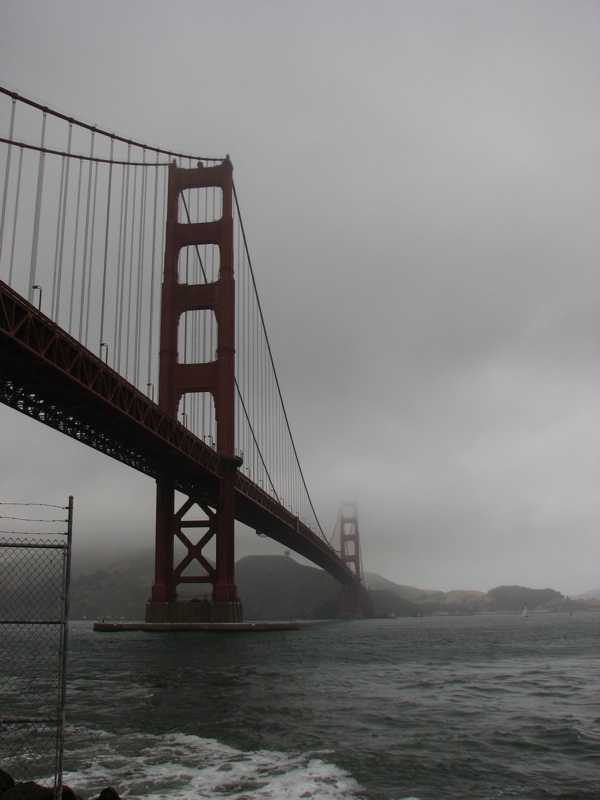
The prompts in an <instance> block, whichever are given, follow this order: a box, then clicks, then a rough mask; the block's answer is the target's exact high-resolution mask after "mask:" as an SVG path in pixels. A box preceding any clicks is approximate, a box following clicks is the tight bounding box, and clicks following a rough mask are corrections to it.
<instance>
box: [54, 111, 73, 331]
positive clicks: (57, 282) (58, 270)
mask: <svg viewBox="0 0 600 800" xmlns="http://www.w3.org/2000/svg"><path fill="white" fill-rule="evenodd" d="M72 134H73V121H72V120H71V121H70V122H69V140H68V142H67V157H66V159H63V174H64V193H63V195H62V215H61V220H60V243H59V247H58V253H57V260H56V263H55V266H54V280H53V282H52V308H51V316H52V319H53V320H54V321H55V322H58V314H59V311H60V287H61V284H62V271H63V256H64V248H65V230H66V221H67V197H68V192H69V172H70V169H71V159H70V158H69V155H70V153H71V140H72ZM65 161H66V163H64V162H65ZM61 181H62V177H61ZM61 188H62V186H61Z"/></svg>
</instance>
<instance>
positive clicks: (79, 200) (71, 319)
mask: <svg viewBox="0 0 600 800" xmlns="http://www.w3.org/2000/svg"><path fill="white" fill-rule="evenodd" d="M82 173H83V160H82V159H79V176H78V178H77V209H76V212H75V235H74V238H73V264H72V269H71V297H70V301H69V327H68V328H67V330H68V331H69V333H72V323H73V305H74V302H75V276H76V275H77V244H78V241H77V240H78V238H79V209H80V207H81V205H80V204H81V176H82Z"/></svg>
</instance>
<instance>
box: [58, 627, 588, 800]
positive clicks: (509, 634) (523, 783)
mask: <svg viewBox="0 0 600 800" xmlns="http://www.w3.org/2000/svg"><path fill="white" fill-rule="evenodd" d="M599 632H600V615H595V614H579V615H577V614H576V615H575V616H573V617H570V616H568V615H532V616H531V618H530V619H529V620H528V621H526V622H525V621H522V620H521V619H520V617H519V616H517V615H515V616H480V617H437V618H435V617H434V618H423V619H394V620H377V621H366V620H365V621H354V622H331V623H315V624H306V625H304V626H302V627H301V629H300V630H299V631H288V632H278V633H275V632H267V633H247V634H197V633H196V634H147V633H139V632H131V633H117V634H100V633H94V632H93V631H92V630H91V624H89V623H73V624H72V625H71V632H70V653H69V658H70V660H69V693H68V712H67V723H68V730H67V743H66V749H67V752H66V762H65V768H66V775H65V782H66V783H68V784H69V785H71V786H72V787H73V788H75V789H76V790H78V791H79V792H80V793H82V794H83V795H84V796H87V797H93V796H95V795H97V793H98V791H99V789H101V788H103V787H104V786H107V785H113V786H115V788H117V790H118V791H119V792H120V793H121V794H122V795H123V796H130V797H139V798H142V797H143V798H148V800H155V799H156V800H158V798H163V799H164V800H193V799H194V798H223V799H225V798H237V800H253V799H254V798H261V799H262V800H264V799H265V798H278V799H279V798H282V799H283V800H287V798H318V800H329V798H345V799H348V798H368V799H369V800H399V798H408V797H412V798H419V800H434V799H437V798H440V799H443V798H478V800H484V799H487V798H524V799H525V798H533V799H535V800H538V799H539V800H542V799H545V798H564V799H565V800H566V798H570V799H571V800H575V798H580V799H581V800H584V798H585V799H586V800H588V799H589V800H591V799H592V798H594V799H595V800H598V798H600V755H599V753H600V750H599V745H600V719H599V717H600V711H599V707H598V698H599V697H600V693H599V691H598V690H599V689H600V686H599V683H600V673H599V671H598V662H599V660H600V659H599V658H598V633H599Z"/></svg>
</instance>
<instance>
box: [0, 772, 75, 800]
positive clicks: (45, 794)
mask: <svg viewBox="0 0 600 800" xmlns="http://www.w3.org/2000/svg"><path fill="white" fill-rule="evenodd" d="M9 777H10V776H9ZM62 797H63V800H83V799H82V798H81V797H80V796H79V795H78V794H75V792H74V791H73V790H72V789H71V788H70V787H69V786H63V790H62ZM53 798H54V789H48V787H47V786H40V785H39V783H34V782H33V781H25V782H24V783H15V784H14V785H13V786H12V787H11V788H10V789H8V790H7V791H5V792H3V793H2V800H53Z"/></svg>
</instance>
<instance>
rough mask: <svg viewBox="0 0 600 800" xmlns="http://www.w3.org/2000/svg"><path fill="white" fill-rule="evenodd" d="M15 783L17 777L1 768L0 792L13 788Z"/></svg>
mask: <svg viewBox="0 0 600 800" xmlns="http://www.w3.org/2000/svg"><path fill="white" fill-rule="evenodd" d="M14 785H15V779H14V778H13V776H12V775H9V774H8V772H5V771H4V770H3V769H0V794H4V792H6V791H7V790H8V789H12V787H13V786H14Z"/></svg>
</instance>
